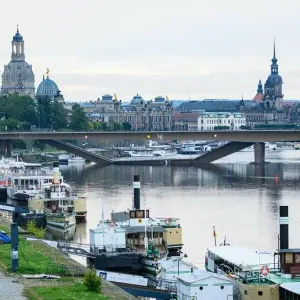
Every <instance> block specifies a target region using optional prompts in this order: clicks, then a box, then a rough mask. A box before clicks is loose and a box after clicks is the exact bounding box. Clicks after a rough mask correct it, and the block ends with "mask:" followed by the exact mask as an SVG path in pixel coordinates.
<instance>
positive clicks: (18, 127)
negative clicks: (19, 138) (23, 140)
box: [17, 125, 20, 133]
mask: <svg viewBox="0 0 300 300" xmlns="http://www.w3.org/2000/svg"><path fill="white" fill-rule="evenodd" d="M17 128H18V133H20V130H19V128H20V126H19V125H17Z"/></svg>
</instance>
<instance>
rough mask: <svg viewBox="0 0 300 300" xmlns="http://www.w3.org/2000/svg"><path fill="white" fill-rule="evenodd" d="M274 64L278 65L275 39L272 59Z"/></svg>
mask: <svg viewBox="0 0 300 300" xmlns="http://www.w3.org/2000/svg"><path fill="white" fill-rule="evenodd" d="M272 63H273V64H275V63H277V58H276V43H275V38H274V48H273V58H272Z"/></svg>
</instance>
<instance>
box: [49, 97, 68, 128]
mask: <svg viewBox="0 0 300 300" xmlns="http://www.w3.org/2000/svg"><path fill="white" fill-rule="evenodd" d="M50 110H51V115H50V120H51V122H52V123H54V124H55V126H54V127H55V128H56V129H64V128H67V125H68V113H67V110H66V109H65V108H64V107H63V105H62V104H61V103H59V102H58V101H57V100H54V101H53V102H52V103H51V104H50Z"/></svg>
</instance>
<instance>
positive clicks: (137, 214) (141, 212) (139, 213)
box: [136, 210, 144, 218]
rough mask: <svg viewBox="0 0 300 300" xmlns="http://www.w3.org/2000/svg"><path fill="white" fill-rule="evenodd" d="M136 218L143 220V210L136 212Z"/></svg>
mask: <svg viewBox="0 0 300 300" xmlns="http://www.w3.org/2000/svg"><path fill="white" fill-rule="evenodd" d="M136 217H137V218H144V211H143V210H138V211H136Z"/></svg>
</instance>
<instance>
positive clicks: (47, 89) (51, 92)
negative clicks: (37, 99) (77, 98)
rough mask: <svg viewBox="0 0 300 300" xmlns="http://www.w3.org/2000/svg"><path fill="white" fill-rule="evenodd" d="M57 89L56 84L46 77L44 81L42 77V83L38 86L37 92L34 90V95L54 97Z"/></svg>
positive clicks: (57, 91)
mask: <svg viewBox="0 0 300 300" xmlns="http://www.w3.org/2000/svg"><path fill="white" fill-rule="evenodd" d="M58 93H59V89H58V86H57V84H56V83H55V82H54V81H53V80H51V79H50V78H49V76H47V78H46V79H45V78H44V77H43V81H42V82H41V83H40V84H39V86H38V88H37V90H36V95H37V96H48V97H51V98H53V97H55V96H56V95H58Z"/></svg>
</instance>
